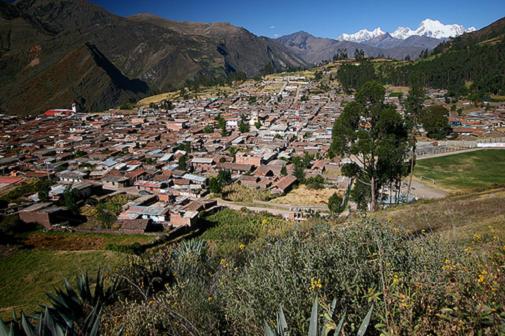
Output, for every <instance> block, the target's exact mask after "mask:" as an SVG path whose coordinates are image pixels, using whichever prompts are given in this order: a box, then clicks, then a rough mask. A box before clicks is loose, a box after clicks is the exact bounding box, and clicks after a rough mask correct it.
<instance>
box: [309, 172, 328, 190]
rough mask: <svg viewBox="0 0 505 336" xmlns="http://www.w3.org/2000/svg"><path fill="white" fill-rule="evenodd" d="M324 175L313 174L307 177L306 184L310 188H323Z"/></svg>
mask: <svg viewBox="0 0 505 336" xmlns="http://www.w3.org/2000/svg"><path fill="white" fill-rule="evenodd" d="M324 183H325V180H324V177H322V176H321V175H316V176H311V177H309V178H307V179H305V185H306V186H307V188H309V189H323V188H324Z"/></svg>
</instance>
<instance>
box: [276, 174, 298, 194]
mask: <svg viewBox="0 0 505 336" xmlns="http://www.w3.org/2000/svg"><path fill="white" fill-rule="evenodd" d="M295 183H296V177H294V176H292V175H288V176H283V177H281V178H280V179H279V181H277V182H275V184H274V185H273V188H272V193H274V194H281V195H282V194H285V193H287V192H288V191H289V190H290V189H291V188H292V187H293V186H294V184H295Z"/></svg>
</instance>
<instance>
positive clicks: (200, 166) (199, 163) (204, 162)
mask: <svg viewBox="0 0 505 336" xmlns="http://www.w3.org/2000/svg"><path fill="white" fill-rule="evenodd" d="M191 165H192V166H193V168H194V169H195V170H197V171H201V172H207V171H209V170H211V169H212V167H213V166H214V165H215V161H214V159H213V158H194V159H192V160H191Z"/></svg>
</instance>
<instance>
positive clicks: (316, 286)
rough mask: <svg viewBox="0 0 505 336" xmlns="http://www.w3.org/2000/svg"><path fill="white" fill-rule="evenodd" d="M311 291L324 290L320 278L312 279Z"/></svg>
mask: <svg viewBox="0 0 505 336" xmlns="http://www.w3.org/2000/svg"><path fill="white" fill-rule="evenodd" d="M309 288H310V290H312V291H316V290H319V289H321V288H323V285H322V283H321V279H319V278H311V279H310V287H309Z"/></svg>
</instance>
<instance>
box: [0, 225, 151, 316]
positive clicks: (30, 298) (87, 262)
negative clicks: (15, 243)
mask: <svg viewBox="0 0 505 336" xmlns="http://www.w3.org/2000/svg"><path fill="white" fill-rule="evenodd" d="M21 237H22V240H23V243H24V244H25V245H26V246H29V248H20V247H15V248H12V249H11V250H9V249H8V248H7V247H5V246H4V247H2V246H0V248H1V249H0V317H3V318H9V317H11V316H12V311H16V313H19V312H20V311H24V312H26V313H32V312H34V311H35V310H37V309H38V308H39V306H40V305H41V304H44V303H46V302H47V297H46V293H47V292H51V291H52V290H53V289H54V288H55V287H56V286H61V285H62V284H63V280H64V279H65V278H67V279H68V280H71V282H73V281H74V280H75V277H76V275H78V274H81V273H85V272H88V273H89V274H90V275H92V276H95V275H96V272H97V271H98V270H99V269H100V270H102V271H103V272H104V273H105V274H106V273H108V272H110V271H111V270H114V268H115V267H116V266H118V265H119V264H120V263H121V262H122V261H123V260H125V259H126V257H127V255H126V254H123V253H119V252H115V251H109V250H108V249H109V248H110V246H111V245H116V246H118V245H121V246H123V245H124V246H128V245H131V244H134V243H139V244H147V243H150V242H151V241H153V239H154V236H147V235H119V234H101V233H79V232H44V231H34V232H30V233H26V234H24V235H23V236H21Z"/></svg>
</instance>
